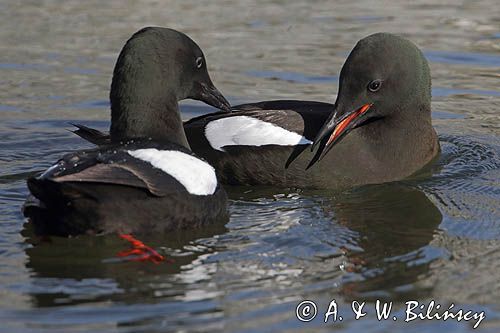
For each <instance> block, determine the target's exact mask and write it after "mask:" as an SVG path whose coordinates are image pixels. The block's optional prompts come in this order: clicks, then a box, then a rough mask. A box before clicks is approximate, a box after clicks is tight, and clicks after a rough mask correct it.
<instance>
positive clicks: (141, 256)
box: [118, 234, 165, 264]
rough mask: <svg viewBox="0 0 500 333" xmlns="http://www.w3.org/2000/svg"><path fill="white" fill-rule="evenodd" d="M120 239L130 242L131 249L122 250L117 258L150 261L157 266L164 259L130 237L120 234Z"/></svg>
mask: <svg viewBox="0 0 500 333" xmlns="http://www.w3.org/2000/svg"><path fill="white" fill-rule="evenodd" d="M119 236H120V238H122V239H124V240H126V241H128V242H130V244H131V245H132V248H131V249H130V250H124V251H121V252H119V253H118V256H119V257H128V256H132V257H131V258H128V259H127V260H130V261H151V262H153V263H155V264H159V263H160V262H162V261H164V260H165V257H164V256H162V255H161V254H159V253H158V252H156V251H155V250H154V249H152V248H150V247H149V246H147V245H145V244H144V243H143V242H141V241H140V240H138V239H135V238H134V236H132V235H127V234H120V235H119Z"/></svg>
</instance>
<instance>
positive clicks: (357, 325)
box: [0, 0, 500, 332]
mask: <svg viewBox="0 0 500 333" xmlns="http://www.w3.org/2000/svg"><path fill="white" fill-rule="evenodd" d="M145 25H160V26H169V27H173V28H177V29H180V30H182V31H184V32H186V33H187V34H189V35H190V36H191V37H192V38H193V39H195V40H196V41H197V42H198V43H199V44H200V46H201V47H202V49H203V50H204V52H205V55H206V57H207V60H208V65H209V69H210V71H211V73H212V78H213V79H214V81H215V83H216V85H217V86H218V87H219V89H220V90H221V91H223V92H224V94H225V95H227V96H228V97H229V98H230V100H231V101H232V102H233V103H238V102H251V101H259V100H265V99H290V98H293V99H309V100H319V101H330V102H333V101H334V98H335V93H336V91H337V80H338V74H339V71H340V68H341V66H342V63H343V61H344V60H345V57H346V55H347V54H348V53H349V51H350V49H351V48H352V47H353V46H354V44H355V42H356V41H357V40H358V39H360V38H362V37H364V36H366V35H368V34H371V33H374V32H378V31H388V32H393V33H400V34H403V35H404V36H406V37H408V38H410V39H412V40H413V41H414V42H415V43H417V44H418V45H419V46H420V47H421V48H422V50H423V51H424V54H425V55H426V57H427V58H428V60H429V62H430V65H431V70H432V76H433V118H434V125H435V127H436V129H437V131H438V133H439V137H440V141H441V146H442V154H441V157H440V158H439V160H438V161H437V162H436V164H435V165H433V166H432V167H430V168H428V169H427V170H424V171H423V172H422V173H421V174H419V175H418V176H416V177H413V178H412V179H408V180H405V181H401V182H396V183H391V184H382V185H373V186H366V187H363V188H358V189H353V190H350V191H346V192H344V193H330V192H328V191H302V190H297V189H276V188H229V189H228V192H229V194H230V197H231V202H230V207H229V209H230V212H231V218H230V221H229V222H228V223H227V224H226V225H225V226H217V227H214V228H210V229H209V230H199V231H196V232H189V233H185V234H175V235H166V236H162V237H157V238H152V239H148V241H149V243H150V245H152V246H154V247H155V248H157V249H158V250H159V251H160V252H161V253H163V254H165V255H167V256H168V257H170V258H172V259H173V260H174V262H173V263H168V264H161V265H153V264H141V263H123V262H115V261H113V260H111V259H112V258H114V256H115V254H116V253H117V252H118V251H120V250H123V247H124V246H125V244H124V243H123V242H122V241H120V240H119V239H117V238H116V237H111V236H107V237H80V238H76V239H53V240H52V242H51V243H42V244H38V245H36V246H33V245H32V240H31V239H30V237H29V230H26V228H25V226H24V223H25V220H24V218H23V217H22V214H21V212H20V207H21V205H22V203H23V200H24V198H25V197H26V195H27V189H26V185H25V179H26V178H27V177H29V176H30V175H33V174H36V173H37V172H39V171H41V170H43V169H44V168H46V167H48V166H49V165H50V164H51V163H53V162H54V161H55V160H57V158H58V157H60V156H61V155H62V154H63V153H65V152H68V151H71V150H74V149H79V148H85V147H89V145H88V144H86V143H85V142H83V141H82V140H81V139H79V138H77V137H75V136H74V135H72V134H71V133H70V132H68V131H67V129H70V128H71V126H70V125H68V122H80V123H84V124H86V125H88V126H93V127H97V128H101V129H107V127H108V119H109V111H108V101H107V96H108V92H109V83H110V78H111V73H112V69H113V65H114V61H115V59H116V56H117V54H118V52H119V50H120V48H121V46H122V44H123V43H124V41H125V40H126V39H127V38H128V37H129V35H130V34H131V33H133V32H134V31H135V30H137V29H139V28H141V27H142V26H145ZM0 41H1V43H0V86H1V89H0V118H1V122H0V165H1V171H0V218H1V223H2V228H1V231H0V259H1V263H2V264H1V265H0V321H1V322H2V331H5V332H70V331H71V332H76V331H84V332H88V331H99V332H156V331H157V332H167V331H199V332H219V331H221V330H224V331H227V332H285V331H304V332H312V331H314V332H319V331H332V330H338V331H345V332H359V331H364V332H387V331H391V332H421V331H441V332H468V331H471V330H472V324H471V323H464V322H459V323H457V322H456V321H450V320H449V321H446V322H443V321H414V322H411V323H404V322H402V320H398V321H397V322H393V321H392V320H388V321H381V322H379V321H377V320H376V318H375V316H374V315H373V313H371V314H369V315H367V317H366V318H363V319H361V320H357V321H356V320H354V319H353V318H352V313H351V314H349V311H348V310H349V308H350V304H351V301H352V300H359V301H366V302H368V304H370V306H372V305H373V304H374V302H375V301H376V300H383V301H393V302H394V311H395V312H394V314H395V315H397V316H398V317H400V318H402V316H403V314H404V302H406V301H407V300H419V301H421V302H429V301H430V300H435V301H436V302H438V303H440V304H443V306H444V307H447V306H448V305H449V304H450V303H454V304H456V307H461V308H464V309H474V310H475V311H486V320H485V321H484V322H483V323H482V324H481V326H480V331H481V332H482V331H485V332H487V331H490V332H498V330H499V329H500V304H499V301H498V300H499V299H500V284H499V282H498V281H499V276H500V209H499V206H500V182H499V178H500V138H499V135H500V90H499V87H500V85H499V82H500V81H499V79H500V12H499V6H498V4H497V2H496V1H493V0H486V1H474V2H463V3H462V2H456V1H448V2H446V3H443V4H440V5H437V4H434V3H433V2H430V1H419V2H418V3H411V4H409V3H407V2H406V1H400V2H395V1H393V2H390V4H384V5H383V6H382V5H380V4H377V3H376V2H372V1H356V2H353V1H337V2H331V1H326V0H324V1H270V2H255V3H249V2H247V1H215V2H210V3H208V2H207V3H205V2H199V1H194V0H184V1H178V2H158V1H152V0H151V1H146V0H143V1H126V2H124V1H115V0H112V1H105V2H101V1H85V2H80V1H73V0H70V1H65V2H64V3H63V2H59V1H23V2H18V1H3V2H2V3H1V4H0ZM182 110H183V117H184V118H185V119H188V118H191V117H193V116H195V115H199V114H201V113H206V112H210V111H212V110H211V109H210V108H209V107H207V106H204V105H201V104H199V103H194V102H191V101H188V102H186V103H183V108H182ZM303 299H309V300H314V301H315V302H316V303H317V304H318V307H319V308H320V309H321V311H323V312H324V310H325V309H326V308H327V306H328V304H329V302H330V301H331V300H332V299H336V301H337V302H338V304H339V308H340V311H341V312H342V314H343V315H344V316H345V319H344V320H343V321H342V322H338V323H335V324H333V323H329V324H324V323H323V322H322V321H321V318H320V317H321V316H319V317H318V318H317V319H316V320H314V321H312V322H309V323H301V322H299V321H298V320H297V319H296V318H295V307H296V305H297V304H298V303H299V302H300V301H301V300H303Z"/></svg>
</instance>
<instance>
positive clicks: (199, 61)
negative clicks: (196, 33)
mask: <svg viewBox="0 0 500 333" xmlns="http://www.w3.org/2000/svg"><path fill="white" fill-rule="evenodd" d="M195 64H196V68H201V66H203V58H202V57H198V58H196V62H195Z"/></svg>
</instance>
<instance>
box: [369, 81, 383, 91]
mask: <svg viewBox="0 0 500 333" xmlns="http://www.w3.org/2000/svg"><path fill="white" fill-rule="evenodd" d="M381 86H382V81H381V80H373V81H372V82H370V83H369V84H368V90H370V91H371V92H376V91H378V90H379V89H380V87H381Z"/></svg>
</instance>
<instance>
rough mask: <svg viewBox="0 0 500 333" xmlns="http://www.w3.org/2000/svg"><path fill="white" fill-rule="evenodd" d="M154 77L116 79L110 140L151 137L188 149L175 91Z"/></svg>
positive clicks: (113, 86) (111, 97)
mask: <svg viewBox="0 0 500 333" xmlns="http://www.w3.org/2000/svg"><path fill="white" fill-rule="evenodd" d="M154 81H155V80H141V81H135V82H134V80H133V78H128V79H125V80H115V79H113V83H112V85H111V94H110V99H111V128H110V135H111V140H112V141H114V142H117V141H122V140H126V139H132V138H151V139H153V140H156V141H169V142H172V143H175V144H179V145H181V146H184V147H186V148H188V149H189V144H188V141H187V138H186V134H185V132H184V127H183V123H182V119H181V115H180V112H179V105H178V102H177V100H178V99H177V96H176V94H175V93H174V92H173V91H172V90H170V91H169V89H165V87H166V85H160V84H155V82H154Z"/></svg>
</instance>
